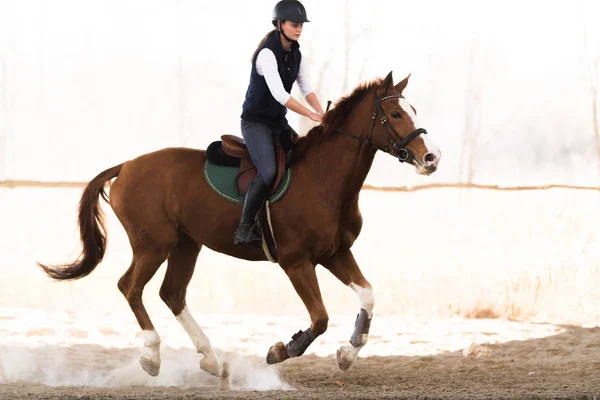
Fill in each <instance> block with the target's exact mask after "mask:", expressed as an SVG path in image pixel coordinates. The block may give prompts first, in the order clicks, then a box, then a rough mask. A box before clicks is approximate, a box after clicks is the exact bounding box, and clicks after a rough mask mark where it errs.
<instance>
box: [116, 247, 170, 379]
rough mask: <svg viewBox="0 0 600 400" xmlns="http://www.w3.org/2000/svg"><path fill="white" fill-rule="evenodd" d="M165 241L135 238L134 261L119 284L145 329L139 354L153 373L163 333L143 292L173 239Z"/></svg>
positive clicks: (157, 361)
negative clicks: (145, 302) (155, 323)
mask: <svg viewBox="0 0 600 400" xmlns="http://www.w3.org/2000/svg"><path fill="white" fill-rule="evenodd" d="M165 239H167V240H165V241H164V242H163V243H162V244H161V243H157V242H156V241H153V240H143V241H142V240H139V239H138V240H136V242H133V243H132V249H133V261H132V262H131V266H130V267H129V269H128V270H127V272H125V274H124V275H123V276H122V277H121V279H119V283H118V287H119V290H120V291H121V293H123V295H124V296H125V298H126V299H127V302H128V303H129V306H130V307H131V310H132V311H133V313H134V314H135V318H136V319H137V321H138V323H139V324H140V327H141V328H142V330H143V331H144V350H143V353H142V356H141V358H140V364H141V366H142V368H143V369H144V370H145V371H146V372H147V373H148V374H150V375H152V376H157V375H158V373H159V371H160V337H159V336H158V333H156V330H155V329H154V325H153V324H152V321H151V320H150V317H149V316H148V312H147V311H146V308H145V307H144V304H143V302H142V292H143V291H144V287H145V286H146V284H147V283H148V282H149V281H150V279H152V277H153V276H154V274H155V273H156V271H157V270H158V268H159V267H160V266H161V264H162V263H163V262H164V261H165V259H166V258H167V254H168V253H169V250H170V247H171V246H172V243H173V242H172V241H170V240H168V238H165Z"/></svg>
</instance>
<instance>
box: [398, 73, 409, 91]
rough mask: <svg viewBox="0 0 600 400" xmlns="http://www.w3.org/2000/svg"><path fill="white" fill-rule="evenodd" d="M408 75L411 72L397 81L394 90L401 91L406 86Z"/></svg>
mask: <svg viewBox="0 0 600 400" xmlns="http://www.w3.org/2000/svg"><path fill="white" fill-rule="evenodd" d="M410 75H411V74H408V76H407V77H406V78H404V79H402V81H401V82H399V83H398V84H397V85H396V90H397V91H398V92H399V93H402V91H403V90H404V88H406V85H408V78H410Z"/></svg>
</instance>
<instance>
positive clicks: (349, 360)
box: [337, 346, 355, 371]
mask: <svg viewBox="0 0 600 400" xmlns="http://www.w3.org/2000/svg"><path fill="white" fill-rule="evenodd" d="M354 359H355V357H354V355H353V351H352V349H350V346H342V347H340V349H339V350H338V351H337V362H338V365H339V367H340V369H341V370H342V371H347V370H348V369H349V368H350V367H351V366H352V364H354Z"/></svg>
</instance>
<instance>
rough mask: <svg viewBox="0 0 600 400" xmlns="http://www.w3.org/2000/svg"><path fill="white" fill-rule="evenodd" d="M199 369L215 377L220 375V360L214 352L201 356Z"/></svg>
mask: <svg viewBox="0 0 600 400" xmlns="http://www.w3.org/2000/svg"><path fill="white" fill-rule="evenodd" d="M200 369H201V370H202V371H205V372H208V373H209V374H211V375H214V376H216V377H220V376H221V362H220V361H219V359H218V358H217V355H216V354H215V353H212V354H209V355H208V356H204V357H202V360H200Z"/></svg>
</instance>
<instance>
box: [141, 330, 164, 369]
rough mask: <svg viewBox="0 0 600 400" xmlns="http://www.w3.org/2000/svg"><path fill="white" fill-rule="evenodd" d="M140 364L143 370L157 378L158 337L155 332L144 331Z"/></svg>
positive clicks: (158, 362) (158, 359)
mask: <svg viewBox="0 0 600 400" xmlns="http://www.w3.org/2000/svg"><path fill="white" fill-rule="evenodd" d="M140 364H141V365H142V368H144V370H145V371H146V372H147V373H148V374H150V375H152V376H157V375H158V372H159V370H160V337H159V336H158V333H156V331H154V330H152V331H144V349H143V350H142V357H141V358H140Z"/></svg>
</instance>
